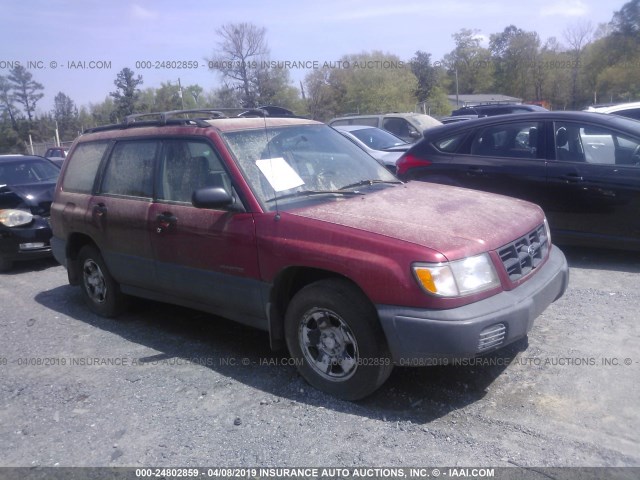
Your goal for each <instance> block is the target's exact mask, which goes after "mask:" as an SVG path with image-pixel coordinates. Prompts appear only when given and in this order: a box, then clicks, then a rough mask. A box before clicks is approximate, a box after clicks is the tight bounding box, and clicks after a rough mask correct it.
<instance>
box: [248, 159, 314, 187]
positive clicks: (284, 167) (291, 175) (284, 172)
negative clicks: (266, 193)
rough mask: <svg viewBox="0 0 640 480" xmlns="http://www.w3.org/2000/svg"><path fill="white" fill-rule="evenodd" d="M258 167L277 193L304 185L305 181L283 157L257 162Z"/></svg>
mask: <svg viewBox="0 0 640 480" xmlns="http://www.w3.org/2000/svg"><path fill="white" fill-rule="evenodd" d="M256 165H257V166H258V168H259V169H260V171H261V172H262V173H263V174H264V176H265V177H266V179H267V181H268V182H269V183H270V184H271V186H272V187H273V189H274V190H275V191H276V192H282V191H284V190H289V189H291V188H295V187H299V186H300V185H304V180H302V179H301V178H300V176H299V175H298V174H297V173H296V171H295V170H294V169H293V168H291V165H289V164H288V163H287V162H286V160H285V159H284V158H282V157H276V158H267V159H264V160H256Z"/></svg>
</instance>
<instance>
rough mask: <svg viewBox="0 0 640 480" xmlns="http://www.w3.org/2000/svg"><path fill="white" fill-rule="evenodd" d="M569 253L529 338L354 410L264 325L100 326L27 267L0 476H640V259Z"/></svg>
mask: <svg viewBox="0 0 640 480" xmlns="http://www.w3.org/2000/svg"><path fill="white" fill-rule="evenodd" d="M564 250H565V253H566V254H567V257H568V259H569V263H570V266H571V281H570V287H569V290H568V291H567V293H566V295H565V296H564V297H563V298H561V299H560V300H558V301H557V302H556V303H555V304H553V305H552V306H550V307H549V308H548V309H547V310H546V311H545V312H544V313H543V315H542V316H541V317H539V318H538V319H537V321H536V324H535V326H534V328H533V330H532V332H531V333H530V335H529V338H528V342H527V341H523V342H520V343H518V344H516V345H514V346H511V347H509V348H507V349H505V350H502V351H500V352H497V353H495V354H494V355H492V356H490V357H486V358H482V359H479V360H477V361H475V362H470V363H469V364H465V365H455V366H446V367H445V366H438V367H430V368H396V369H395V370H394V372H393V374H392V375H391V377H390V379H389V381H388V382H387V383H386V384H385V385H384V386H383V387H382V388H381V389H380V390H379V391H378V392H376V393H375V394H374V395H372V396H371V397H369V398H367V399H365V400H363V401H360V402H357V403H349V402H343V401H340V400H336V399H334V398H332V397H329V396H327V395H324V394H322V393H320V392H318V391H316V390H314V389H313V388H311V387H309V386H308V385H307V384H306V383H305V382H304V381H303V380H302V379H301V378H300V377H299V376H298V375H297V373H296V370H295V367H294V366H293V365H290V362H289V359H288V358H287V357H286V355H285V354H284V353H272V352H271V351H270V350H269V347H268V338H267V335H266V334H265V333H263V332H259V331H254V330H252V329H249V328H245V327H243V326H240V325H237V324H234V323H232V322H229V321H226V320H223V319H219V318H216V317H213V316H210V315H206V314H202V313H199V312H195V311H192V310H187V309H183V308H178V307H173V306H167V305H164V304H160V303H153V302H146V301H136V302H135V303H134V304H133V307H132V310H131V311H130V312H129V313H127V314H126V315H124V316H122V317H121V318H119V319H117V320H108V319H104V318H100V317H98V316H95V315H93V314H91V313H89V311H88V310H87V309H86V308H85V306H84V304H83V303H82V298H81V296H80V290H79V289H78V288H76V287H71V286H69V285H68V284H67V281H66V272H65V271H64V269H63V268H62V267H60V266H58V265H57V264H55V263H54V262H53V261H43V262H39V263H35V264H34V263H31V264H25V265H22V266H19V267H18V268H17V269H15V270H14V271H12V272H11V273H9V274H4V275H0V305H2V309H1V312H0V377H1V379H2V380H1V382H0V452H2V454H1V458H2V459H1V460H0V465H2V466H26V467H28V466H111V467H117V466H182V467H187V466H215V465H217V466H258V467H260V466H278V467H286V466H322V467H325V466H340V467H354V466H431V465H447V466H459V465H474V466H494V467H499V466H513V465H517V466H525V467H533V466H535V467H542V466H554V467H565V466H607V467H612V466H615V467H624V466H636V467H638V466H640V415H638V398H640V386H639V385H640V382H638V380H639V379H640V375H639V373H640V341H639V336H640V335H639V333H640V324H639V322H638V315H639V314H638V312H639V311H640V308H639V306H640V292H639V291H638V288H637V285H638V279H639V278H640V277H639V275H638V274H639V273H640V256H639V255H638V254H629V253H619V252H607V251H598V250H587V249H568V248H567V249H564ZM527 343H528V344H527Z"/></svg>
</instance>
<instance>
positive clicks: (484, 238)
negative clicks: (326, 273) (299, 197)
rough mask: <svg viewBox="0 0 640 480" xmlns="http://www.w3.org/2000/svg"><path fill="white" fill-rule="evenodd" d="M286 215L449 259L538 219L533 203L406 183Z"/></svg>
mask: <svg viewBox="0 0 640 480" xmlns="http://www.w3.org/2000/svg"><path fill="white" fill-rule="evenodd" d="M361 191H362V192H366V194H365V195H362V196H357V197H349V198H347V199H343V200H339V201H335V202H328V203H324V204H321V205H314V206H312V207H308V208H302V209H298V210H295V211H291V212H289V213H291V214H294V215H298V216H301V217H305V218H310V219H315V220H321V221H325V222H330V223H334V224H338V225H343V226H346V227H350V228H355V229H359V230H363V231H367V232H371V233H376V234H380V235H385V236H387V237H392V238H397V239H400V240H404V241H407V242H412V243H415V244H418V245H422V246H425V247H428V248H431V249H434V250H437V251H439V252H440V253H442V254H444V255H445V256H447V257H448V258H449V259H451V260H453V259H456V258H462V257H464V256H468V255H473V254H476V253H480V252H485V251H488V250H495V249H496V248H498V247H501V246H503V245H505V244H507V243H509V242H510V241H512V240H514V239H516V238H518V237H520V236H522V235H524V234H526V233H528V232H530V231H531V230H533V229H534V228H536V227H537V226H538V225H540V224H541V223H542V222H543V219H544V214H543V212H542V210H541V209H540V208H539V207H538V206H537V205H534V204H532V203H529V202H525V201H522V200H517V199H514V198H509V197H504V196H501V195H494V194H490V193H485V192H480V191H476V190H469V189H464V188H457V187H449V186H444V185H437V184H433V183H423V182H410V183H407V184H405V185H398V186H395V187H389V188H385V189H383V190H379V191H378V190H377V187H375V186H374V187H367V188H363V189H361Z"/></svg>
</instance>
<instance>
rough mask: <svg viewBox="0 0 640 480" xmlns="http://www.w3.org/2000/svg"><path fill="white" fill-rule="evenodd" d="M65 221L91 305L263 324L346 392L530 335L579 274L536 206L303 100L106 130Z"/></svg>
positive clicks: (81, 165) (76, 167) (64, 255)
mask: <svg viewBox="0 0 640 480" xmlns="http://www.w3.org/2000/svg"><path fill="white" fill-rule="evenodd" d="M52 224H53V231H54V239H53V241H52V245H53V250H54V254H55V256H56V258H57V259H58V260H59V261H60V262H61V263H63V264H64V265H66V267H67V270H68V274H69V280H70V282H71V283H72V284H79V285H80V286H81V288H82V292H83V295H84V298H85V300H86V303H87V305H88V306H89V308H91V309H92V310H93V311H94V312H96V313H99V314H101V315H105V316H114V315H117V314H118V313H120V312H121V311H122V310H123V308H124V307H125V306H126V300H127V297H128V296H130V295H133V296H139V297H145V298H150V299H154V300H159V301H164V302H170V303H175V304H179V305H184V306H188V307H191V308H196V309H200V310H203V311H207V312H210V313H213V314H216V315H220V316H224V317H227V318H230V319H233V320H236V321H238V322H241V323H244V324H247V325H250V326H253V327H256V328H260V329H263V330H266V331H268V332H269V335H270V340H271V344H272V346H273V347H274V348H277V347H284V346H286V347H287V348H288V350H289V353H290V354H291V355H292V356H293V357H294V358H296V359H298V360H299V362H297V364H298V365H299V367H298V368H299V371H300V373H301V374H302V376H303V377H304V378H305V379H306V380H307V381H308V382H309V383H311V384H312V385H314V386H315V387H317V388H319V389H321V390H323V391H325V392H328V393H331V394H333V395H336V396H338V397H341V398H345V399H359V398H362V397H364V396H366V395H368V394H370V393H372V392H373V391H375V390H376V389H377V388H378V387H379V386H380V385H382V383H383V382H384V381H385V380H386V379H387V377H388V376H389V374H390V373H391V370H392V368H393V365H394V364H399V363H402V362H405V361H407V362H408V361H410V360H412V359H425V358H433V357H442V356H446V357H473V356H476V355H478V354H482V353H485V352H489V351H493V350H495V349H497V348H500V347H503V346H504V345H507V344H509V343H511V342H513V341H515V340H517V339H519V338H522V337H523V336H525V335H526V334H527V332H528V331H529V329H530V328H531V327H532V324H533V320H534V318H535V317H536V316H537V315H538V314H539V313H540V312H542V311H543V310H544V309H545V308H546V307H547V306H548V305H549V304H550V303H551V302H553V301H554V300H555V299H557V298H558V297H560V296H561V295H562V294H563V292H564V290H565V288H566V285H567V280H568V270H567V264H566V261H565V258H564V256H563V254H562V252H561V251H560V250H559V249H557V248H555V247H554V246H553V245H552V243H551V239H550V236H549V231H548V228H547V225H546V221H545V217H544V214H543V212H542V210H541V209H540V208H539V207H537V206H535V205H533V204H530V203H527V202H524V201H519V200H514V199H509V198H506V197H501V196H497V195H492V194H487V193H481V192H472V191H470V190H464V189H458V188H454V187H447V186H440V185H427V184H424V183H420V182H416V183H412V184H404V183H402V182H400V181H399V180H398V179H397V178H396V177H395V176H393V175H392V174H391V173H390V172H389V171H387V170H386V169H385V168H384V167H383V166H382V165H380V164H379V163H378V162H376V161H375V160H374V159H373V158H371V157H370V156H368V155H367V154H366V153H364V152H363V151H362V150H361V149H360V148H358V147H357V146H355V145H354V144H352V143H351V142H350V141H349V140H347V139H346V138H344V137H343V136H342V135H340V134H339V133H338V132H336V131H335V130H333V129H331V128H330V127H328V126H326V125H323V124H321V123H318V122H314V121H311V120H306V119H298V118H291V117H286V118H275V117H267V116H265V117H250V116H249V117H248V118H247V117H246V116H245V118H224V117H221V115H220V114H219V113H217V112H201V111H199V112H191V113H184V112H168V113H162V114H156V117H153V116H151V117H136V118H133V119H130V120H129V121H128V122H127V123H125V124H123V125H116V126H108V127H102V128H97V129H94V130H92V131H90V132H88V133H86V134H85V135H82V136H81V137H79V138H78V139H77V140H76V143H75V145H74V146H73V148H72V150H71V153H70V156H69V158H68V159H67V161H66V162H65V166H64V167H63V172H62V176H61V180H60V181H59V183H58V186H57V189H56V194H55V200H54V203H53V206H52Z"/></svg>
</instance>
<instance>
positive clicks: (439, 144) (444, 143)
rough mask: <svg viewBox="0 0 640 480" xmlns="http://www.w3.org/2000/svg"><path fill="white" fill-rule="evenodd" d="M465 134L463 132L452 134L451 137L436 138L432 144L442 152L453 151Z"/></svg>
mask: <svg viewBox="0 0 640 480" xmlns="http://www.w3.org/2000/svg"><path fill="white" fill-rule="evenodd" d="M466 136H467V134H466V132H465V133H461V134H458V135H454V136H453V137H447V138H443V139H441V140H437V141H435V142H433V146H434V147H436V149H438V150H440V151H441V152H443V153H454V152H455V151H456V150H457V149H458V146H460V144H461V143H462V141H463V140H464V138H465V137H466Z"/></svg>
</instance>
